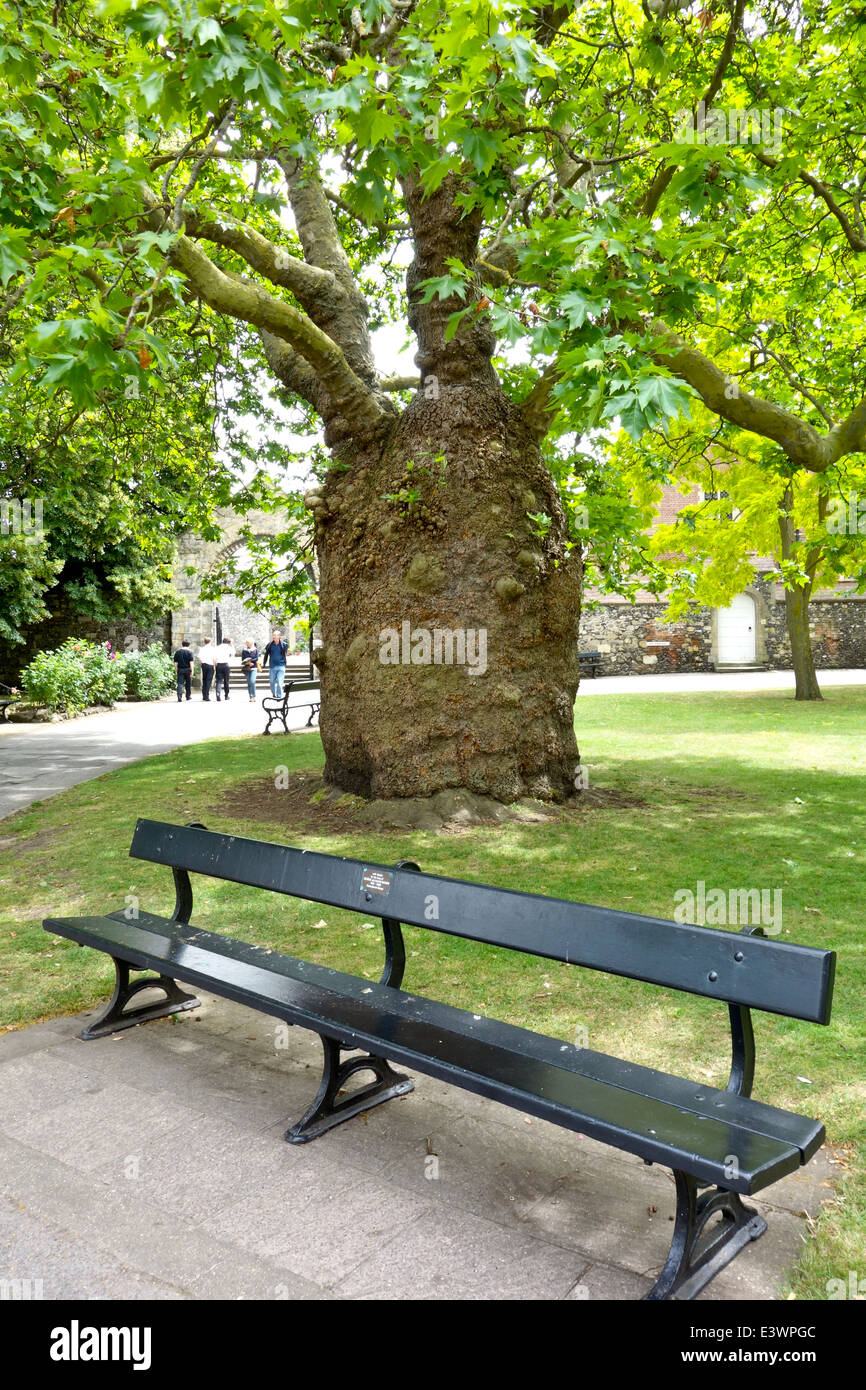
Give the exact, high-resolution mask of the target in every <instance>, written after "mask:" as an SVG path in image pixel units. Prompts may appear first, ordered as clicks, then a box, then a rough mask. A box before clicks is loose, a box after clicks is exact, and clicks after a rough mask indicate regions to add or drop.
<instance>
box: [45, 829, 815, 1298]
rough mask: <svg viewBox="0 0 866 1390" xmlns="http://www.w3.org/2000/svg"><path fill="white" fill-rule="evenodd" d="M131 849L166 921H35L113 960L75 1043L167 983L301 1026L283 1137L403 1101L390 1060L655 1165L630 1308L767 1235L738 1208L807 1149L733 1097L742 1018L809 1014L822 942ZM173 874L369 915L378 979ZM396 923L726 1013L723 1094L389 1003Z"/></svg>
mask: <svg viewBox="0 0 866 1390" xmlns="http://www.w3.org/2000/svg"><path fill="white" fill-rule="evenodd" d="M130 854H131V855H132V857H133V858H136V859H141V860H147V861H149V862H151V863H157V864H164V865H165V866H166V867H168V868H170V869H171V870H172V873H173V875H174V880H175V886H176V891H177V900H176V904H175V908H174V912H173V914H172V916H171V917H158V916H155V915H153V914H151V913H144V912H142V913H140V915H139V916H138V917H137V918H136V919H135V920H133V921H130V920H128V919H127V912H128V909H122V910H120V911H118V912H113V913H111V914H109V915H108V916H106V917H60V918H58V917H50V918H48V919H47V920H46V921H45V923H44V926H45V929H46V931H49V932H52V933H54V934H56V935H59V936H65V937H68V938H70V939H71V940H72V941H77V942H78V943H79V945H82V946H91V947H94V948H95V949H96V950H99V951H105V952H107V953H108V954H109V955H110V956H111V957H112V958H113V959H114V963H115V969H116V987H115V991H114V995H113V997H112V999H111V1002H110V1004H109V1005H108V1007H107V1009H106V1011H105V1012H104V1013H103V1014H102V1015H101V1017H99V1018H98V1019H96V1020H95V1021H94V1022H93V1023H92V1024H91V1025H90V1026H89V1027H88V1028H87V1029H86V1030H85V1032H84V1033H82V1035H81V1036H82V1037H83V1038H98V1037H104V1036H105V1035H106V1034H109V1033H113V1032H115V1031H116V1030H118V1029H121V1028H129V1027H131V1026H133V1025H134V1024H136V1023H140V1022H144V1021H147V1020H150V1019H154V1018H160V1017H163V1016H165V1015H166V1014H170V1013H174V1012H176V1011H178V1010H180V1009H189V1008H194V1007H195V1006H196V1004H197V1002H198V1001H197V1000H196V998H195V997H194V996H193V995H189V994H186V993H184V992H183V991H182V990H180V989H179V987H178V984H177V983H176V982H177V981H181V982H183V983H184V984H187V985H191V986H193V988H202V989H206V990H210V991H211V992H212V993H214V994H218V995H222V996H224V997H225V998H227V999H233V1000H235V1001H237V1002H238V1003H241V1004H247V1005H249V1007H250V1008H253V1009H258V1010H261V1011H262V1012H263V1013H266V1014H271V1015H273V1016H274V1017H275V1018H279V1019H283V1020H284V1021H286V1022H287V1023H290V1024H297V1025H298V1026H300V1027H302V1028H309V1029H312V1030H313V1031H314V1032H316V1033H318V1034H319V1036H320V1038H321V1040H322V1046H323V1049H324V1071H323V1075H322V1081H321V1085H320V1086H319V1090H318V1093H317V1095H316V1097H315V1099H314V1100H313V1102H312V1104H311V1105H310V1108H309V1109H308V1111H307V1112H306V1114H305V1115H304V1116H303V1117H302V1118H301V1119H300V1120H298V1121H297V1123H296V1124H294V1125H292V1126H291V1128H290V1129H289V1130H288V1132H287V1134H286V1138H287V1139H288V1140H289V1141H290V1142H292V1143H296V1144H299V1143H305V1142H307V1141H308V1140H311V1139H315V1138H317V1137H319V1136H320V1135H322V1134H324V1133H326V1132H327V1131H328V1130H329V1129H331V1128H333V1126H334V1125H337V1124H340V1123H342V1122H343V1121H345V1120H348V1119H350V1118H351V1117H352V1116H355V1115H358V1114H360V1113H361V1112H362V1111H365V1110H368V1109H370V1108H371V1107H372V1106H374V1105H379V1104H381V1103H382V1102H383V1101H386V1100H388V1099H390V1098H391V1097H393V1096H397V1095H403V1094H405V1093H406V1092H407V1091H410V1090H411V1089H412V1087H413V1082H412V1081H411V1080H410V1078H409V1077H407V1076H405V1075H403V1074H402V1073H400V1072H397V1071H394V1070H393V1068H392V1066H391V1063H397V1064H398V1065H403V1066H408V1067H412V1068H413V1069H415V1070H416V1071H420V1072H426V1073H428V1074H429V1075H430V1076H435V1077H438V1078H439V1079H440V1080H443V1081H446V1082H450V1083H451V1084H452V1085H454V1086H460V1087H462V1088H463V1089H465V1090H467V1091H471V1092H475V1093H476V1094H478V1095H482V1096H487V1097H489V1098H490V1099H492V1100H497V1101H500V1102H502V1104H504V1105H509V1106H512V1107H513V1108H515V1109H517V1110H520V1111H523V1112H524V1113H525V1114H527V1115H533V1116H537V1117H539V1118H540V1119H544V1120H550V1121H551V1122H552V1123H554V1124H557V1125H560V1126H562V1127H563V1128H565V1129H569V1130H573V1131H577V1132H579V1133H581V1134H585V1135H588V1136H589V1137H590V1138H592V1139H596V1140H600V1141H601V1142H603V1143H606V1144H609V1145H611V1146H612V1147H613V1148H615V1149H621V1150H623V1151H625V1152H626V1153H631V1154H637V1155H638V1156H639V1157H640V1158H642V1159H644V1161H645V1162H647V1163H660V1164H663V1165H665V1166H666V1167H669V1168H671V1169H672V1170H673V1174H674V1178H675V1180H676V1221H675V1225H674V1230H673V1239H672V1244H671V1249H670V1254H669V1255H668V1258H667V1262H666V1263H665V1265H664V1268H663V1269H662V1272H661V1274H660V1275H659V1278H658V1280H657V1281H656V1283H655V1285H654V1287H653V1289H652V1290H651V1292H650V1293H649V1294H648V1295H647V1297H648V1298H651V1299H664V1298H672V1297H676V1298H680V1299H686V1298H693V1297H694V1296H695V1295H696V1294H697V1293H699V1292H700V1290H701V1289H703V1288H704V1287H705V1286H706V1285H707V1284H708V1283H709V1282H710V1280H711V1279H712V1278H714V1276H715V1275H716V1274H717V1273H718V1272H719V1270H721V1269H722V1268H724V1266H725V1265H726V1264H728V1263H729V1261H730V1260H732V1259H733V1258H734V1257H735V1256H736V1255H737V1254H738V1252H739V1251H740V1250H741V1249H743V1247H744V1246H746V1245H748V1243H749V1242H750V1241H753V1240H757V1239H758V1237H759V1236H761V1235H762V1234H763V1233H764V1231H765V1230H766V1222H765V1221H764V1218H763V1217H762V1216H760V1215H759V1214H758V1213H757V1212H755V1211H754V1210H753V1209H752V1208H751V1207H749V1206H747V1205H746V1204H745V1203H744V1202H743V1200H742V1199H743V1197H744V1196H749V1195H751V1194H754V1193H757V1192H760V1191H761V1190H762V1189H763V1188H765V1187H768V1186H769V1185H770V1184H771V1183H774V1182H776V1181H777V1180H778V1179H779V1178H782V1177H784V1176H785V1175H786V1174H787V1173H791V1172H794V1171H796V1170H797V1169H798V1168H799V1167H800V1166H801V1164H805V1163H807V1162H808V1161H809V1159H810V1158H811V1157H812V1156H813V1154H814V1153H815V1152H816V1151H817V1150H818V1149H819V1148H820V1146H821V1144H822V1142H823V1140H824V1127H823V1125H822V1124H821V1123H820V1122H819V1121H818V1120H813V1119H808V1118H807V1117H805V1116H803V1115H799V1114H795V1113H794V1112H792V1111H788V1110H783V1109H779V1108H778V1107H776V1106H773V1105H768V1104H765V1103H763V1102H762V1101H756V1100H752V1099H750V1094H751V1090H752V1081H753V1076H754V1067H755V1044H754V1037H753V1032H752V1021H751V1013H750V1010H751V1009H762V1010H765V1011H767V1012H769V1013H776V1014H781V1015H784V1016H786V1017H788V1018H799V1019H805V1020H807V1021H808V1022H811V1023H820V1024H825V1023H827V1022H828V1021H829V1018H830V1007H831V1000H832V993H833V978H834V970H835V955H834V953H833V952H832V951H825V950H820V949H817V948H815V947H811V946H796V945H792V944H790V943H789V942H783V941H777V940H773V939H771V938H766V937H763V936H762V935H760V934H759V933H760V931H761V929H760V928H748V929H747V932H748V934H742V933H740V934H735V933H732V932H725V931H719V930H715V929H713V928H709V927H698V926H689V925H684V924H679V923H674V922H669V921H665V920H663V919H661V918H658V917H644V916H639V915H637V914H635V913H630V912H619V911H613V910H610V909H607V908H603V907H588V906H585V905H584V904H582V903H575V902H569V901H566V900H564V899H561V898H547V897H541V896H539V895H538V894H534V893H523V892H514V891H512V890H509V889H504V888H494V887H488V886H485V885H483V884H476V883H464V882H462V881H460V880H458V879H451V878H439V877H436V876H434V875H431V874H424V873H421V872H420V870H419V869H418V866H417V865H416V864H412V863H407V862H402V863H400V864H397V865H396V866H394V867H393V868H388V867H385V866H383V865H379V864H370V863H366V862H364V861H362V860H356V859H344V858H337V857H335V856H333V855H327V854H317V853H310V852H307V851H306V850H299V849H291V848H288V847H285V846H283V845H275V844H267V843H262V842H260V841H257V840H248V839H240V838H238V837H237V836H234V835H222V834H217V833H214V832H211V831H208V830H205V829H204V827H201V826H176V825H164V824H161V823H159V822H156V821H149V820H140V821H139V822H138V824H137V825H136V828H135V834H134V836H133V840H132V847H131V849H130ZM191 873H198V874H204V875H206V876H208V877H210V878H216V879H224V880H227V881H229V882H231V883H240V884H246V885H247V886H249V887H251V888H258V889H267V890H270V891H272V892H278V893H283V894H287V895H288V896H289V897H294V898H301V899H306V900H308V901H311V902H316V903H322V904H328V905H330V906H333V907H339V908H346V909H349V910H354V911H356V912H361V913H363V914H364V915H365V916H369V915H370V914H371V913H372V914H373V915H375V916H378V917H380V918H381V921H382V929H383V932H384V938H385V963H384V969H383V972H382V976H381V979H380V981H379V982H378V983H374V982H371V981H370V980H367V979H364V978H362V977H361V976H356V975H351V974H345V973H343V972H341V971H336V970H331V969H328V968H326V967H325V966H321V965H315V964H312V963H310V962H309V961H303V960H297V959H295V958H294V957H291V956H286V955H281V954H278V953H277V952H272V951H269V950H266V949H265V948H263V947H260V946H254V945H250V944H249V943H247V942H244V941H240V940H234V939H230V938H226V937H224V936H221V935H219V934H217V933H214V932H209V931H206V930H204V929H203V928H202V927H200V926H194V925H192V923H191V919H192V917H193V897H192V887H191V884H190V878H189V875H190V874H191ZM401 924H408V925H411V926H413V927H423V928H427V929H428V930H432V931H438V932H444V933H446V934H447V935H450V936H455V937H462V938H464V939H466V940H470V941H479V942H484V943H487V944H489V945H492V946H497V947H505V948H507V949H509V950H513V951H522V952H525V953H526V954H528V955H531V956H535V957H539V958H541V959H546V960H556V961H564V962H566V963H569V964H571V965H574V966H583V967H585V968H586V969H589V970H601V971H607V972H609V973H611V974H614V975H621V976H625V977H628V978H630V979H634V980H643V981H646V982H648V983H650V984H653V985H659V986H661V987H662V988H666V989H676V990H682V991H684V992H685V993H688V994H693V995H702V996H704V997H707V998H710V999H715V1000H718V1001H719V1002H720V1003H723V1004H726V1005H727V1007H728V1010H729V1016H730V1030H731V1051H732V1064H731V1074H730V1079H729V1081H728V1084H727V1087H726V1089H725V1090H718V1089H717V1088H715V1087H713V1086H706V1085H703V1084H700V1083H697V1082H695V1081H691V1080H688V1079H687V1078H685V1077H681V1076H676V1075H673V1074H670V1073H668V1072H665V1071H657V1070H654V1069H652V1068H650V1067H645V1066H638V1065H636V1064H635V1063H633V1062H627V1061H622V1060H620V1059H619V1058H617V1057H613V1056H608V1055H606V1054H604V1053H600V1052H594V1051H591V1050H590V1049H589V1048H586V1047H581V1046H577V1045H572V1044H571V1043H567V1042H564V1041H563V1040H562V1039H561V1038H551V1037H546V1036H544V1035H542V1034H539V1033H534V1032H530V1031H528V1030H527V1029H525V1028H518V1027H515V1026H514V1025H513V1024H509V1023H504V1022H500V1021H498V1020H497V1019H494V1018H488V1017H483V1016H480V1015H478V1014H473V1013H468V1012H467V1011H466V1010H464V1009H459V1008H455V1007H454V1006H453V1005H451V1004H449V1003H447V1002H445V1001H437V1000H435V999H428V998H422V997H419V996H418V995H415V994H411V993H407V992H406V991H404V990H403V989H402V988H401V985H402V980H403V971H404V967H405V959H406V958H405V951H404V946H403V937H402V932H401ZM145 970H146V971H155V972H156V976H155V977H154V975H146V976H143V977H142V978H140V979H138V980H137V981H135V982H134V983H130V972H131V971H145ZM154 985H156V986H161V987H162V989H163V990H164V992H165V999H164V1001H161V1002H159V1003H157V1004H156V1005H150V1006H148V1005H139V1006H138V1007H135V1006H134V1005H133V1007H132V1008H128V1007H127V1006H128V1005H129V1004H130V1003H131V1002H132V1001H133V1000H134V998H135V996H136V994H138V993H139V991H141V990H143V989H148V988H152V987H153V986H154ZM344 1053H345V1054H348V1055H346V1056H344V1055H343V1054H344ZM356 1072H367V1073H372V1078H373V1079H372V1080H371V1081H370V1082H369V1084H367V1085H364V1086H362V1087H361V1088H360V1089H358V1090H356V1091H352V1092H349V1093H348V1094H346V1095H344V1096H342V1095H341V1094H340V1093H341V1091H342V1090H343V1088H344V1087H345V1085H346V1083H347V1082H348V1080H349V1078H350V1077H352V1076H353V1075H354V1074H355V1073H356ZM538 1142H540V1143H543V1142H544V1139H543V1134H542V1135H540V1136H539V1141H538ZM716 1218H720V1219H719V1221H716ZM311 1219H312V1220H314V1219H315V1216H314V1214H313V1215H312V1216H311Z"/></svg>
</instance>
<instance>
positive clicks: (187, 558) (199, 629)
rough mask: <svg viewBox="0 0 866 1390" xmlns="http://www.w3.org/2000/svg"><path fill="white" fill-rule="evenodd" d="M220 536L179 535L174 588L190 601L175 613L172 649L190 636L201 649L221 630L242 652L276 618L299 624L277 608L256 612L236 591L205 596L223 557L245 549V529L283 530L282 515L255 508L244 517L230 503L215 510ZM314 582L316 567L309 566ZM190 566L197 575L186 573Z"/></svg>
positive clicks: (259, 532) (260, 533) (262, 533)
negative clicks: (216, 596) (202, 594)
mask: <svg viewBox="0 0 866 1390" xmlns="http://www.w3.org/2000/svg"><path fill="white" fill-rule="evenodd" d="M216 521H217V525H218V526H219V528H220V532H221V534H220V537H219V539H218V540H215V541H206V540H204V539H203V538H202V537H201V536H197V535H194V534H193V533H191V532H185V533H184V534H183V535H182V536H180V537H179V539H178V547H177V563H176V566H175V571H174V576H173V578H174V584H175V588H177V589H178V591H179V592H180V593H182V594H183V596H184V598H185V600H186V602H185V603H184V605H183V607H182V608H177V609H175V610H174V612H173V613H172V614H171V640H172V644H173V649H174V648H176V647H178V646H179V645H180V643H181V642H182V641H183V639H184V638H187V639H188V640H189V641H190V643H191V645H192V648H193V650H194V651H196V650H197V649H198V648H199V647H200V646H201V645H202V644H203V643H204V642H205V641H207V640H208V638H210V637H213V636H215V635H216V634H217V627H218V625H219V627H220V628H221V629H222V632H221V635H228V636H230V637H231V638H232V641H233V642H234V644H235V649H236V650H237V651H239V650H240V648H241V647H242V646H243V643H244V642H245V641H246V639H247V638H248V637H250V638H252V639H253V640H254V641H257V642H258V641H265V642H266V641H267V639H268V637H269V636H270V628H271V626H272V624H273V623H274V622H275V621H276V622H278V623H279V624H280V625H281V626H285V627H287V626H289V625H290V624H291V625H292V629H293V631H294V627H295V626H296V625H297V624H298V621H299V620H297V619H294V620H292V619H283V617H282V615H281V614H277V613H270V612H268V613H255V612H253V611H252V610H250V609H249V608H247V606H246V605H245V604H244V603H243V600H242V599H240V598H238V597H237V596H236V595H234V594H227V595H225V596H224V597H222V598H220V599H219V600H210V599H202V598H201V597H200V590H201V585H202V581H203V579H204V578H205V576H206V575H207V574H209V573H210V572H211V571H212V570H213V569H214V568H215V567H216V566H217V565H218V564H219V563H220V562H221V561H223V560H224V559H225V558H226V557H227V556H228V555H230V554H232V552H234V551H237V550H241V549H243V547H244V546H245V544H246V542H245V540H244V539H243V537H242V536H241V535H240V532H241V530H244V531H247V530H249V531H250V532H252V534H253V535H254V536H255V537H257V538H258V537H271V536H276V535H279V534H280V532H281V531H282V530H283V525H284V523H283V521H282V519H281V518H280V517H279V516H277V515H274V514H273V513H272V512H261V511H252V512H248V513H246V514H245V515H244V516H240V515H239V514H238V513H237V512H235V511H233V510H232V509H231V508H229V507H224V508H221V509H220V510H219V511H218V512H217V514H216ZM305 568H307V571H308V573H309V574H310V576H311V578H312V580H313V583H314V584H315V570H314V568H313V567H311V566H305ZM187 569H191V570H192V571H193V572H192V574H188V573H187Z"/></svg>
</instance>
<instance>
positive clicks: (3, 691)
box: [0, 681, 21, 724]
mask: <svg viewBox="0 0 866 1390" xmlns="http://www.w3.org/2000/svg"><path fill="white" fill-rule="evenodd" d="M20 703H21V695H20V694H19V692H18V691H17V690H13V689H12V686H11V685H4V684H3V682H2V681H0V720H2V721H3V723H4V724H5V723H6V722H7V721H6V715H7V714H8V712H9V710H10V709H12V707H13V705H18V704H20Z"/></svg>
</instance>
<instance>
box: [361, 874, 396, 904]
mask: <svg viewBox="0 0 866 1390" xmlns="http://www.w3.org/2000/svg"><path fill="white" fill-rule="evenodd" d="M393 881H394V875H393V874H389V873H388V870H387V869H365V870H364V872H363V874H362V875H361V887H362V888H363V889H365V890H366V892H368V893H381V894H382V896H383V897H384V896H385V894H386V893H390V891H391V884H392V882H393Z"/></svg>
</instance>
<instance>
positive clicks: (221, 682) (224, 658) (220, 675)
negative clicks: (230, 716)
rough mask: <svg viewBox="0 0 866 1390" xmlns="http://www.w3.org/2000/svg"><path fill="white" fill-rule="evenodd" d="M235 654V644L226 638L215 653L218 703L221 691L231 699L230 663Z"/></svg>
mask: <svg viewBox="0 0 866 1390" xmlns="http://www.w3.org/2000/svg"><path fill="white" fill-rule="evenodd" d="M234 654H235V649H234V643H233V642H232V639H231V638H230V637H224V638H223V640H222V641H221V642H220V644H219V646H218V647H217V648H216V650H215V652H214V664H215V666H216V697H217V702H219V698H220V690H222V691H223V692H224V694H225V697H226V699H228V698H229V670H230V666H229V663H230V662H231V659H232V657H233V656H234Z"/></svg>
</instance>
